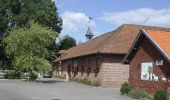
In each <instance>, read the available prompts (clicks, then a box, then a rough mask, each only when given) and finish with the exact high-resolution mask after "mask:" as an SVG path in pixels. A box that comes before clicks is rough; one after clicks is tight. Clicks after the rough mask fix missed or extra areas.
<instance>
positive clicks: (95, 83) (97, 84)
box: [92, 81, 101, 87]
mask: <svg viewBox="0 0 170 100" xmlns="http://www.w3.org/2000/svg"><path fill="white" fill-rule="evenodd" d="M92 85H93V86H95V87H100V86H101V83H100V81H95V82H93V83H92Z"/></svg>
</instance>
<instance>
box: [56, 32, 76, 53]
mask: <svg viewBox="0 0 170 100" xmlns="http://www.w3.org/2000/svg"><path fill="white" fill-rule="evenodd" d="M74 46H76V40H75V39H74V38H73V37H70V36H68V35H66V36H64V38H63V39H61V40H60V41H59V43H58V50H67V49H69V48H71V47H74Z"/></svg>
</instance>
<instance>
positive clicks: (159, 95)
mask: <svg viewBox="0 0 170 100" xmlns="http://www.w3.org/2000/svg"><path fill="white" fill-rule="evenodd" d="M154 100H168V99H167V95H166V92H165V91H164V90H157V91H156V92H155V94H154Z"/></svg>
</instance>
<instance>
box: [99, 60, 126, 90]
mask: <svg viewBox="0 0 170 100" xmlns="http://www.w3.org/2000/svg"><path fill="white" fill-rule="evenodd" d="M100 74H101V84H102V87H120V86H121V84H122V83H124V82H128V78H129V66H128V65H122V64H120V63H102V66H101V70H100Z"/></svg>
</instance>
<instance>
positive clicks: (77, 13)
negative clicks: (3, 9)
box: [55, 0, 170, 42]
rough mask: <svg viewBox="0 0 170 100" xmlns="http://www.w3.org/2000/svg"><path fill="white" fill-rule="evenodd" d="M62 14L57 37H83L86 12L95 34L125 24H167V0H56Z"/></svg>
mask: <svg viewBox="0 0 170 100" xmlns="http://www.w3.org/2000/svg"><path fill="white" fill-rule="evenodd" d="M55 2H56V5H57V7H58V12H59V15H60V16H61V17H62V18H63V22H64V23H63V31H62V33H61V34H60V37H62V36H64V35H67V34H68V35H70V36H72V37H74V38H75V39H76V40H77V42H79V41H81V42H84V41H85V36H84V35H85V33H86V31H87V22H88V16H91V17H93V23H92V24H93V25H92V26H93V27H92V30H93V33H94V34H95V37H96V36H99V35H101V34H104V33H106V32H109V31H112V30H114V29H115V28H117V27H118V26H120V25H122V24H124V23H128V24H143V25H154V26H160V27H170V0H56V1H55Z"/></svg>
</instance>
